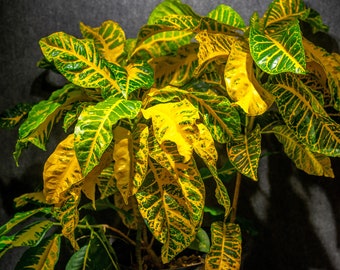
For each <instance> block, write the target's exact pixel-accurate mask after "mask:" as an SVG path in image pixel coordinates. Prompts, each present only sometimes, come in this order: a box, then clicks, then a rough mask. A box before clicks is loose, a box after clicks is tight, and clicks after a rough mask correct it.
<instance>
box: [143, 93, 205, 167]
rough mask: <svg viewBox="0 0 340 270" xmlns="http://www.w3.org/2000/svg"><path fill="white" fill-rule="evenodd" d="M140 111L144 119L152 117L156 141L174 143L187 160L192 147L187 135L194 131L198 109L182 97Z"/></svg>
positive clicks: (190, 154)
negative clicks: (177, 100)
mask: <svg viewBox="0 0 340 270" xmlns="http://www.w3.org/2000/svg"><path fill="white" fill-rule="evenodd" d="M142 113H143V115H144V117H145V118H146V119H150V118H151V119H152V124H153V130H154V136H155V137H156V139H157V141H158V143H159V144H160V145H161V144H162V143H163V142H165V141H172V142H174V143H176V145H177V149H178V152H179V153H180V155H182V156H183V157H184V160H185V162H186V161H189V160H190V158H191V156H192V150H193V149H192V145H191V143H190V142H189V141H188V138H187V137H188V136H189V135H191V134H194V133H195V127H194V126H195V124H196V121H197V120H198V119H199V115H198V110H197V109H196V108H195V107H194V106H193V105H192V104H191V103H190V102H189V101H188V100H186V99H184V100H183V101H180V102H172V103H166V104H158V105H155V106H153V107H150V108H148V109H146V110H142Z"/></svg>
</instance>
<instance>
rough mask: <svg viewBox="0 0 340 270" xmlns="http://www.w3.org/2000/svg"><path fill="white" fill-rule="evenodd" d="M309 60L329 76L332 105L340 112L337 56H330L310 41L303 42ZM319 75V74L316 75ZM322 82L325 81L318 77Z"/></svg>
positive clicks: (339, 68)
mask: <svg viewBox="0 0 340 270" xmlns="http://www.w3.org/2000/svg"><path fill="white" fill-rule="evenodd" d="M303 45H304V47H305V51H306V56H307V59H308V60H310V61H315V62H316V63H318V64H319V65H320V66H321V67H322V69H323V71H324V73H325V74H326V76H327V82H328V87H329V91H330V95H331V101H330V103H331V105H333V106H334V108H335V109H336V110H338V111H340V60H337V58H336V54H330V53H328V52H327V51H326V50H325V49H323V48H321V47H318V46H316V45H314V44H313V43H311V42H310V41H308V40H307V39H304V40H303ZM316 75H319V74H316ZM318 77H319V78H320V79H321V80H322V79H323V78H322V77H320V75H319V76H318Z"/></svg>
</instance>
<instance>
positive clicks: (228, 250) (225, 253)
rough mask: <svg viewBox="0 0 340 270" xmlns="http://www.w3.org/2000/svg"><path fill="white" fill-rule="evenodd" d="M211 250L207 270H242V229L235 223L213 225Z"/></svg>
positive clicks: (207, 260) (206, 260) (216, 223)
mask: <svg viewBox="0 0 340 270" xmlns="http://www.w3.org/2000/svg"><path fill="white" fill-rule="evenodd" d="M211 235H212V236H211V248H210V252H209V253H208V254H207V257H206V259H205V269H221V270H222V269H240V266H241V250H242V246H241V241H242V239H241V229H240V227H239V225H237V224H234V223H228V224H224V223H222V222H214V223H212V225H211Z"/></svg>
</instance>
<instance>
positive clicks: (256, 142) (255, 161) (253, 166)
mask: <svg viewBox="0 0 340 270" xmlns="http://www.w3.org/2000/svg"><path fill="white" fill-rule="evenodd" d="M227 150H228V157H229V160H230V162H231V163H232V164H233V165H234V167H235V168H236V169H237V170H238V171H239V172H240V173H242V174H243V175H245V176H247V177H249V178H251V179H253V180H255V181H257V169H258V166H259V159H260V154H261V133H260V127H259V126H257V127H256V128H255V129H254V130H252V131H251V132H250V134H245V135H240V136H239V137H238V138H236V139H235V140H234V141H233V142H232V143H231V144H230V145H229V146H228V147H227Z"/></svg>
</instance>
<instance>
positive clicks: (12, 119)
mask: <svg viewBox="0 0 340 270" xmlns="http://www.w3.org/2000/svg"><path fill="white" fill-rule="evenodd" d="M31 108H32V105H31V104H28V103H19V104H17V105H15V106H14V107H13V108H11V109H7V110H5V111H4V112H2V113H1V114H0V128H13V127H15V126H16V125H17V124H18V123H19V122H20V121H21V120H22V119H23V118H24V117H25V116H26V115H27V114H28V112H29V111H30V110H31Z"/></svg>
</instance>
